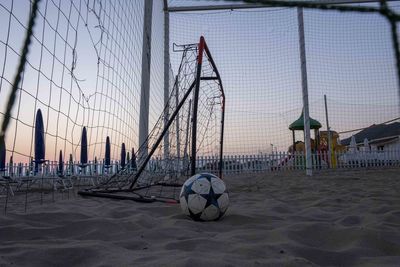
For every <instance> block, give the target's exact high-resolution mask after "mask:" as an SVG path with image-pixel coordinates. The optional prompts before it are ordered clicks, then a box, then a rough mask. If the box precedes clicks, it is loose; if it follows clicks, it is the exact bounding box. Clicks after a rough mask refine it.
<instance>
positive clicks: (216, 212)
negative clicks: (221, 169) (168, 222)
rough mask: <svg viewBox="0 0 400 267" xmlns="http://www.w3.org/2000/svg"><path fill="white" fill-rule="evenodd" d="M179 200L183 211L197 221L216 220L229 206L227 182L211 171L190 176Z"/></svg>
mask: <svg viewBox="0 0 400 267" xmlns="http://www.w3.org/2000/svg"><path fill="white" fill-rule="evenodd" d="M179 201H180V204H181V208H182V211H183V213H184V214H185V215H187V216H189V217H190V218H192V219H193V220H195V221H216V220H218V219H219V218H221V217H222V216H223V215H224V214H225V212H226V210H227V209H228V206H229V196H228V191H227V190H226V186H225V183H224V182H223V181H222V180H221V179H220V178H218V177H217V176H215V175H213V174H210V173H201V174H196V175H194V176H192V177H190V178H189V179H188V180H187V181H186V182H185V183H184V184H183V186H182V190H181V193H180V195H179Z"/></svg>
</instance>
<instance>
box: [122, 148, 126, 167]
mask: <svg viewBox="0 0 400 267" xmlns="http://www.w3.org/2000/svg"><path fill="white" fill-rule="evenodd" d="M125 160H126V149H125V143H122V147H121V167H122V169H123V168H125V165H126V161H125Z"/></svg>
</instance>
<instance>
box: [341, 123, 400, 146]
mask: <svg viewBox="0 0 400 267" xmlns="http://www.w3.org/2000/svg"><path fill="white" fill-rule="evenodd" d="M354 138H355V141H356V144H357V146H364V139H368V143H369V146H370V148H371V150H400V122H394V123H390V124H378V125H375V124H373V125H371V126H369V127H368V128H365V129H363V130H362V131H360V132H358V133H356V134H355V135H354ZM350 141H351V137H349V138H346V139H344V140H342V141H341V142H340V143H341V144H342V145H344V146H347V147H348V146H349V145H350Z"/></svg>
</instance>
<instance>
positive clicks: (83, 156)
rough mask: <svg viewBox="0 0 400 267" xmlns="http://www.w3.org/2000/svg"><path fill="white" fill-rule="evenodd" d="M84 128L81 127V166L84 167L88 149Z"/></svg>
mask: <svg viewBox="0 0 400 267" xmlns="http://www.w3.org/2000/svg"><path fill="white" fill-rule="evenodd" d="M87 146H88V145H87V133H86V127H83V130H82V138H81V164H82V165H86V164H87V162H88V147H87Z"/></svg>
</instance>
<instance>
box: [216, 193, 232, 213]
mask: <svg viewBox="0 0 400 267" xmlns="http://www.w3.org/2000/svg"><path fill="white" fill-rule="evenodd" d="M217 201H218V206H219V208H220V210H221V212H222V213H224V212H225V211H226V210H227V209H228V206H229V196H228V193H223V194H222V195H221V196H220V197H219V198H218V200H217Z"/></svg>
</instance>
